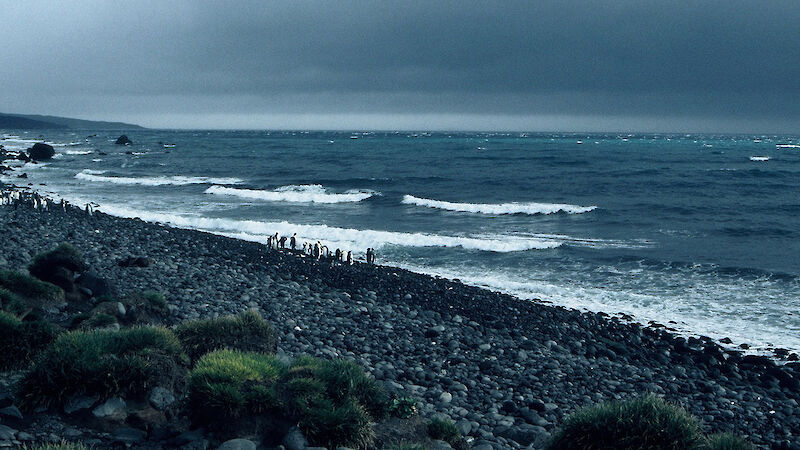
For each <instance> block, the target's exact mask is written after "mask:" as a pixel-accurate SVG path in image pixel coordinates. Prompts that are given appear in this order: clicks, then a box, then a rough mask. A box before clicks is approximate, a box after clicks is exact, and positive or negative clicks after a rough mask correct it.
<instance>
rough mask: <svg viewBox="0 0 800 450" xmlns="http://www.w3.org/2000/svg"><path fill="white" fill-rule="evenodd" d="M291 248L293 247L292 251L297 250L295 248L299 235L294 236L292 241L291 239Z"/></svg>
mask: <svg viewBox="0 0 800 450" xmlns="http://www.w3.org/2000/svg"><path fill="white" fill-rule="evenodd" d="M289 246H290V247H292V250H295V247H297V233H295V234H293V235H292V237H291V239H289Z"/></svg>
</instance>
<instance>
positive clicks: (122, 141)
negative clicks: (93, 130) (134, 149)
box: [114, 134, 133, 145]
mask: <svg viewBox="0 0 800 450" xmlns="http://www.w3.org/2000/svg"><path fill="white" fill-rule="evenodd" d="M114 143H115V144H117V145H131V144H133V141H131V140H130V139H129V138H128V136H126V135H124V134H123V135H122V136H120V137H118V138H117V140H116V141H114Z"/></svg>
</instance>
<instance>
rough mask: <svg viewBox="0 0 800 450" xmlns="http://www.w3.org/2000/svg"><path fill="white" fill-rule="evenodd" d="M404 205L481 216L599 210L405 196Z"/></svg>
mask: <svg viewBox="0 0 800 450" xmlns="http://www.w3.org/2000/svg"><path fill="white" fill-rule="evenodd" d="M403 203H405V204H407V205H417V206H426V207H428V208H436V209H444V210H447V211H458V212H471V213H479V214H531V215H534V214H555V213H559V212H565V213H567V214H582V213H585V212H589V211H593V210H595V209H597V206H577V205H567V204H559V203H499V204H492V203H455V202H445V201H441V200H431V199H427V198H419V197H414V196H413V195H405V196H403Z"/></svg>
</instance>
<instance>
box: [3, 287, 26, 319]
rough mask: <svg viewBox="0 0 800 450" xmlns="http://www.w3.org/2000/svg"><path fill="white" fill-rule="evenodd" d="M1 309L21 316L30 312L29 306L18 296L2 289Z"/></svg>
mask: <svg viewBox="0 0 800 450" xmlns="http://www.w3.org/2000/svg"><path fill="white" fill-rule="evenodd" d="M0 308H2V310H3V311H5V312H7V313H9V314H13V315H15V316H19V315H20V314H23V313H25V311H27V310H28V305H27V304H26V303H25V302H24V301H23V300H22V299H21V298H20V297H19V296H18V295H17V294H15V293H13V292H11V291H9V290H8V289H6V288H2V287H0Z"/></svg>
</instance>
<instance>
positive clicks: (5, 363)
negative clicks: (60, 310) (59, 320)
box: [0, 311, 59, 370]
mask: <svg viewBox="0 0 800 450" xmlns="http://www.w3.org/2000/svg"><path fill="white" fill-rule="evenodd" d="M58 333H59V331H58V329H57V328H56V327H54V326H53V325H50V324H49V323H47V322H43V321H39V320H37V321H25V322H24V321H21V320H19V319H18V318H17V317H16V316H14V315H12V314H9V313H6V312H2V311H0V370H13V369H22V368H25V367H27V366H28V365H29V364H30V363H31V361H32V360H33V359H34V357H35V356H36V355H38V354H39V353H40V352H41V351H42V350H44V349H45V348H46V347H47V346H48V345H50V343H51V342H53V340H55V338H56V336H58Z"/></svg>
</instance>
